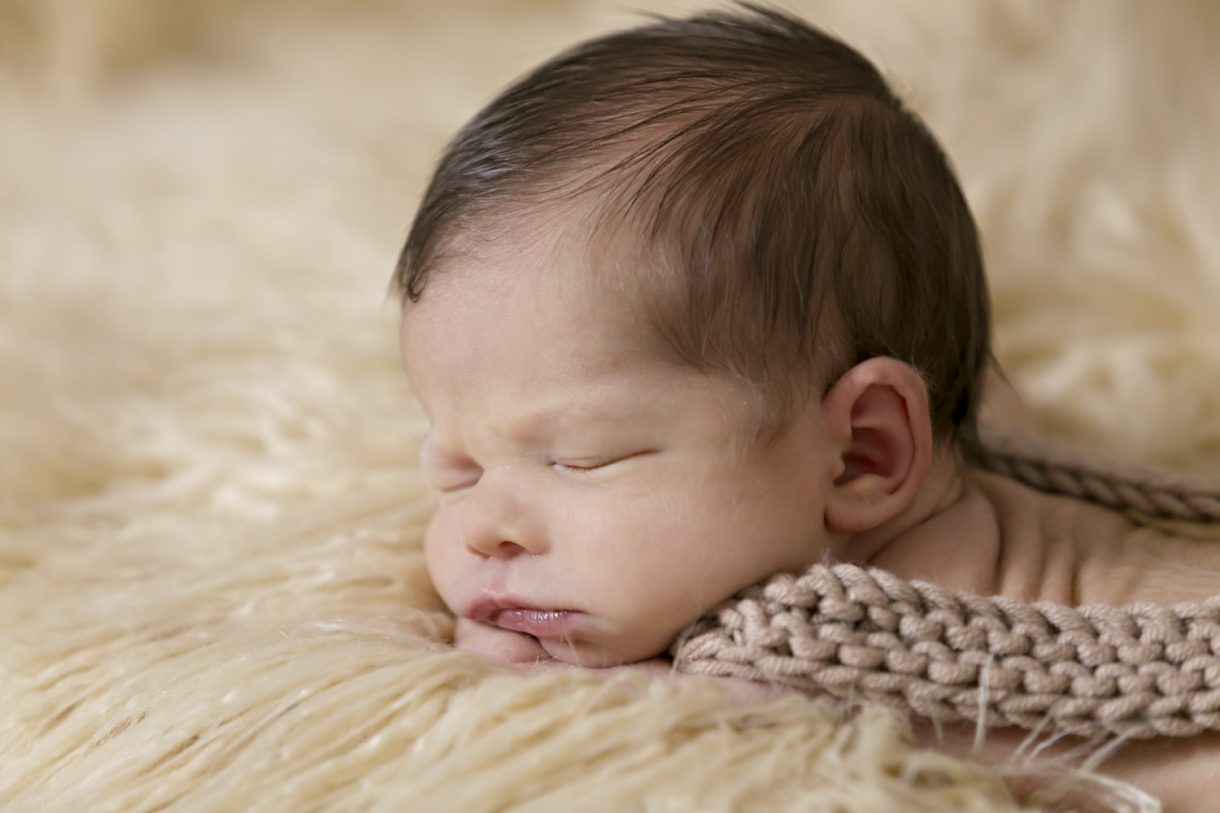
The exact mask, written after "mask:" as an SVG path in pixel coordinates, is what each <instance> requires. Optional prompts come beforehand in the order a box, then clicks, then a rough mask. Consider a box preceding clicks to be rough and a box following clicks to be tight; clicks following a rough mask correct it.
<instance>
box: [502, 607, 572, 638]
mask: <svg viewBox="0 0 1220 813" xmlns="http://www.w3.org/2000/svg"><path fill="white" fill-rule="evenodd" d="M578 615H580V613H577V612H575V611H574V610H533V609H525V608H506V609H503V610H497V611H496V612H495V613H494V614H492V616H491V617H490V618H489V619H488V623H489V624H493V625H495V626H497V627H499V628H500V629H506V630H511V631H513V632H523V633H525V634H526V635H532V636H534V637H535V638H560V637H564V636H566V635H567V634H568V633H569V632H570V631H571V628H572V625H573V622H574V621H575V618H576V616H578Z"/></svg>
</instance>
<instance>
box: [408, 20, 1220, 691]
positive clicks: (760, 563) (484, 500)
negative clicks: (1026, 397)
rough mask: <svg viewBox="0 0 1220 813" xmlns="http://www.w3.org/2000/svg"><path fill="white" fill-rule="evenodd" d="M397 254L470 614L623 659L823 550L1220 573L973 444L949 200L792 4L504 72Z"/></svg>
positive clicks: (479, 636) (514, 648)
mask: <svg viewBox="0 0 1220 813" xmlns="http://www.w3.org/2000/svg"><path fill="white" fill-rule="evenodd" d="M395 285H396V288H397V290H398V291H399V293H400V294H401V295H402V298H403V319H402V331H401V335H402V347H403V354H404V360H405V366H406V369H407V373H408V375H409V377H410V380H411V382H412V384H413V386H414V388H415V391H416V392H417V394H418V396H419V398H420V400H421V402H422V403H423V405H424V408H425V409H426V411H427V414H428V416H429V419H430V427H431V428H430V430H429V432H428V434H427V436H426V439H425V440H424V442H423V444H422V448H421V464H422V467H423V471H424V472H425V474H426V476H427V478H428V480H429V482H430V483H431V485H432V486H433V487H434V488H435V489H436V490H437V491H438V492H439V495H440V504H439V507H438V509H437V511H436V514H435V516H434V518H433V519H432V521H431V523H430V525H429V527H428V530H427V536H426V553H427V563H428V568H429V572H430V574H431V577H432V579H433V581H434V583H435V585H436V588H437V590H438V591H439V592H440V595H441V596H442V598H443V599H444V601H445V603H446V604H447V605H448V606H449V608H450V609H452V611H453V612H454V613H455V614H456V615H457V616H458V619H459V620H458V626H457V645H458V646H459V647H463V648H466V649H472V650H476V651H480V652H484V653H487V654H491V655H494V656H496V657H499V658H503V659H506V660H511V661H519V662H533V661H538V660H549V659H554V660H557V661H562V662H566V663H570V664H576V665H583V666H590V667H608V666H615V665H621V664H627V663H633V662H639V661H644V660H646V659H650V658H653V657H656V656H658V655H660V654H661V653H664V652H665V651H666V649H667V647H669V645H670V644H671V643H672V642H673V640H674V638H675V636H676V635H677V634H678V633H679V632H680V631H681V630H682V629H683V628H684V627H686V626H687V625H689V624H690V623H692V622H693V621H695V620H696V619H697V618H699V616H701V615H702V614H703V613H705V612H707V611H708V610H709V609H711V608H712V607H714V606H715V605H717V604H718V603H720V602H721V601H723V600H724V599H726V598H728V597H730V596H732V595H733V594H734V593H736V592H738V591H739V590H741V589H743V588H745V587H747V586H749V585H751V584H754V583H756V582H759V581H761V580H763V579H765V578H767V577H768V576H771V575H773V574H775V573H777V572H781V571H800V570H802V569H804V568H806V567H808V566H809V565H811V564H814V563H818V562H822V561H839V562H853V563H859V564H867V565H871V566H876V567H881V568H885V569H888V570H891V571H893V572H894V573H896V574H898V575H900V576H902V577H904V578H908V579H923V580H928V581H933V582H936V583H938V584H941V585H943V586H946V587H952V588H959V589H966V590H970V591H973V592H976V593H981V594H1003V595H1009V596H1013V597H1016V598H1020V599H1023V600H1028V601H1032V600H1038V599H1042V600H1050V601H1055V602H1059V603H1066V604H1071V605H1077V604H1083V603H1116V604H1117V603H1127V602H1132V601H1144V600H1147V601H1157V602H1177V601H1185V600H1191V599H1201V598H1203V597H1205V596H1208V595H1211V594H1212V593H1214V592H1220V591H1218V590H1217V586H1218V585H1220V556H1217V554H1216V553H1214V552H1213V551H1212V550H1211V549H1209V548H1208V547H1207V546H1205V545H1203V544H1202V543H1198V542H1195V541H1191V540H1188V539H1185V538H1179V537H1168V536H1164V535H1161V534H1159V533H1157V532H1156V531H1153V530H1149V529H1145V528H1140V527H1137V526H1135V525H1133V524H1132V523H1131V522H1129V521H1128V520H1127V519H1125V518H1124V517H1123V516H1121V515H1119V514H1116V513H1112V512H1110V511H1107V510H1105V509H1102V508H1099V507H1095V506H1092V505H1089V504H1085V503H1082V502H1077V501H1074V500H1070V499H1066V498H1060V497H1052V496H1047V495H1043V494H1040V493H1038V492H1034V491H1032V490H1029V489H1027V488H1025V487H1023V486H1021V485H1019V484H1017V483H1016V482H1013V481H1009V480H1006V479H1004V478H1001V477H998V476H995V475H990V474H985V473H982V472H981V471H979V470H977V469H976V468H974V467H972V465H971V463H970V461H971V459H972V453H973V451H974V450H975V449H976V448H977V438H976V429H975V424H976V413H977V412H978V407H979V403H980V399H981V390H982V382H983V380H984V376H985V374H986V372H987V370H988V367H989V364H990V349H989V331H990V323H989V314H988V297H987V288H986V284H985V280H984V274H983V264H982V260H981V257H980V250H979V242H978V237H977V234H976V231H975V225H974V222H973V219H972V217H971V213H970V210H969V208H968V206H967V204H966V201H965V199H964V198H963V195H962V192H961V190H960V189H959V186H958V183H957V181H956V179H955V177H954V173H953V171H952V168H951V167H950V164H949V162H948V161H947V159H946V157H945V155H944V153H943V151H942V150H941V148H940V147H939V146H938V144H937V142H936V140H935V138H934V137H933V136H932V134H931V133H930V132H929V131H928V129H927V128H926V127H925V125H924V124H923V123H922V122H921V121H920V120H919V118H918V117H917V116H915V115H914V114H913V113H912V112H910V111H909V110H908V109H907V108H906V107H904V106H903V104H902V102H901V101H900V100H899V99H898V98H897V97H896V96H895V95H894V94H893V92H892V91H891V90H890V89H889V88H888V86H887V85H886V83H885V82H884V81H883V79H882V77H881V76H880V75H879V73H878V71H877V70H876V69H875V68H874V66H873V65H871V64H870V63H869V62H868V61H867V60H865V59H864V58H863V57H862V56H861V55H860V54H858V53H857V52H855V51H854V50H852V49H851V48H849V47H847V46H845V45H844V44H842V43H841V42H839V41H837V40H835V39H833V38H831V37H829V36H827V35H825V34H823V33H821V32H819V31H817V30H815V29H813V28H811V27H808V26H807V25H805V24H804V23H802V22H799V21H797V20H795V19H793V18H790V17H788V16H786V15H782V14H779V13H776V12H772V11H766V10H760V9H753V8H749V9H744V10H742V11H738V12H731V13H712V14H705V15H701V16H697V17H694V18H691V19H686V20H659V21H657V22H654V23H652V24H649V25H645V26H643V27H641V28H637V29H634V30H630V31H627V32H624V33H620V34H615V35H611V36H607V37H604V38H601V39H597V40H593V41H591V42H587V43H585V44H582V45H580V46H578V47H576V48H575V49H573V50H570V51H568V52H566V53H564V54H561V55H560V56H558V57H557V58H555V59H553V60H551V61H549V62H547V63H546V64H544V65H542V66H541V67H540V68H538V69H537V70H535V71H534V72H533V73H531V74H529V75H528V76H526V77H525V78H523V79H521V80H520V81H518V82H517V83H516V84H514V85H513V86H511V87H510V88H508V89H507V90H506V91H504V92H503V93H502V94H501V95H500V96H499V97H498V98H496V99H495V100H493V101H492V102H491V103H490V104H489V105H488V106H487V107H486V108H484V109H483V110H482V111H481V112H479V113H478V114H477V115H476V116H475V118H474V119H473V120H472V121H471V122H470V123H469V124H467V125H466V127H465V128H464V129H463V130H462V131H461V132H460V133H459V134H458V136H457V137H456V139H455V140H454V141H453V142H452V144H450V146H449V147H448V149H447V151H446V152H445V154H444V156H443V158H442V160H441V162H440V165H439V167H438V169H437V170H436V173H435V176H434V177H433V179H432V182H431V185H430V186H429V187H428V190H427V192H426V194H425V196H424V199H423V202H422V204H421V206H420V209H419V212H418V214H417V216H416V218H415V221H414V224H413V225H412V228H411V231H410V235H409V237H408V239H407V242H406V246H405V248H404V249H403V252H402V256H401V259H400V261H399V264H398V268H397V272H396V275H395ZM1213 547H1214V546H1213Z"/></svg>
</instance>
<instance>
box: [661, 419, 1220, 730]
mask: <svg viewBox="0 0 1220 813" xmlns="http://www.w3.org/2000/svg"><path fill="white" fill-rule="evenodd" d="M986 442H987V452H986V454H985V456H984V458H983V464H984V465H985V466H987V467H988V468H992V469H993V470H996V471H999V472H1001V473H1006V474H1010V475H1011V476H1014V477H1015V479H1018V480H1021V481H1022V482H1025V483H1027V484H1030V485H1033V486H1035V487H1038V488H1041V489H1042V490H1045V491H1049V492H1052V493H1060V494H1070V495H1073V496H1078V497H1081V498H1083V499H1088V500H1091V501H1094V502H1098V503H1101V504H1103V505H1107V506H1109V507H1111V508H1117V509H1120V510H1128V511H1134V512H1138V513H1141V514H1144V515H1146V516H1149V517H1154V518H1163V519H1194V520H1199V519H1213V520H1214V519H1220V488H1218V487H1216V486H1208V485H1206V484H1203V483H1198V482H1196V483H1187V482H1186V481H1185V480H1183V479H1181V478H1173V477H1166V476H1164V475H1147V476H1145V475H1144V474H1142V473H1139V472H1134V471H1132V470H1119V469H1117V468H1113V467H1111V468H1109V469H1107V468H1106V466H1105V465H1104V464H1101V463H1095V462H1089V461H1081V460H1078V459H1077V460H1068V459H1066V458H1062V457H1053V456H1050V455H1047V454H1042V453H1040V451H1039V450H1037V449H1036V448H1035V447H1033V446H1031V445H1030V444H1029V443H1028V442H1024V441H1021V440H1018V439H1014V438H996V437H991V438H988V439H987V441H986ZM672 651H673V655H674V661H675V664H676V666H677V668H678V669H680V670H682V671H685V672H690V673H695V674H703V675H717V676H732V677H740V678H746V679H749V680H759V681H771V682H776V683H780V684H784V685H789V686H794V687H797V688H802V689H807V690H821V691H825V692H829V693H831V694H834V695H837V696H840V697H846V698H856V699H868V700H874V701H880V702H883V703H887V704H890V705H896V706H899V707H902V708H906V709H909V710H911V711H913V712H915V713H917V714H920V715H922V716H925V717H928V718H931V719H933V720H940V721H962V720H968V721H975V722H977V721H980V720H981V721H982V722H984V723H985V724H986V725H988V726H1013V725H1015V726H1022V727H1024V728H1029V729H1041V730H1048V731H1049V730H1054V731H1061V732H1066V733H1070V734H1075V735H1079V736H1094V735H1103V734H1111V735H1121V736H1124V737H1131V738H1146V737H1153V736H1178V737H1180V736H1190V735H1194V734H1198V733H1200V732H1202V731H1205V730H1220V596H1218V597H1216V598H1212V599H1208V600H1207V601H1205V602H1201V603H1183V604H1176V605H1173V606H1162V605H1155V604H1132V605H1128V606H1125V607H1111V606H1103V605H1086V606H1081V607H1067V606H1064V605H1060V604H1054V603H1050V602H1037V603H1027V602H1023V601H1019V600H1017V599H1012V598H1008V597H1004V596H978V595H974V594H971V593H967V592H964V591H952V590H946V589H943V588H940V587H937V586H936V585H934V584H929V583H927V582H920V581H911V582H908V581H905V580H903V579H901V578H899V577H897V576H895V575H894V574H892V573H889V572H886V571H883V570H878V569H874V568H863V567H859V566H856V565H846V564H840V565H815V566H813V567H811V568H810V569H809V570H807V571H806V572H805V573H804V574H801V575H799V576H798V575H793V574H781V575H778V576H775V577H772V578H771V579H769V580H768V581H766V582H765V583H763V584H761V585H756V586H754V587H752V588H750V589H748V590H746V591H744V592H743V593H741V594H739V595H738V596H736V597H735V598H733V599H731V600H730V601H728V602H726V603H725V604H723V605H722V606H721V607H719V608H718V609H717V610H715V611H713V612H712V613H710V614H709V615H707V616H705V617H704V618H703V619H701V620H700V621H699V622H697V623H696V624H694V625H692V626H691V627H690V628H689V629H688V630H686V631H685V632H684V633H683V635H682V636H681V637H679V639H678V641H677V643H675V645H674V647H673V650H672Z"/></svg>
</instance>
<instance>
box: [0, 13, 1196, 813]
mask: <svg viewBox="0 0 1220 813" xmlns="http://www.w3.org/2000/svg"><path fill="white" fill-rule="evenodd" d="M634 5H636V6H645V7H648V8H651V9H655V10H668V11H689V10H692V9H693V8H696V7H697V6H696V5H694V4H692V3H690V2H683V3H681V4H680V5H675V4H660V3H639V4H634ZM790 7H792V8H794V9H795V10H797V11H799V12H800V13H802V14H804V15H805V16H807V17H809V18H810V19H812V20H814V21H815V22H818V23H820V24H822V25H824V26H827V27H829V28H830V29H832V30H834V31H837V32H839V33H841V34H842V35H844V36H845V37H846V38H847V39H849V40H850V41H853V42H855V43H857V44H859V45H860V46H861V47H862V48H863V49H864V50H865V51H866V52H867V53H868V54H869V55H870V56H872V57H874V58H875V59H877V60H878V61H879V62H880V63H881V64H882V65H883V66H884V67H885V68H886V69H887V70H888V71H889V72H890V73H891V75H893V76H894V77H895V79H896V81H897V83H898V85H899V86H900V87H901V88H902V89H903V90H904V91H905V93H906V94H907V96H908V97H909V98H910V99H911V101H912V103H913V104H914V106H915V107H916V108H917V109H919V110H921V111H922V112H923V113H924V114H925V116H926V117H927V119H928V120H929V122H930V123H931V125H932V126H933V128H934V129H935V130H936V131H937V132H938V133H939V134H940V135H941V136H942V138H943V139H944V141H945V142H946V144H947V146H948V148H949V151H950V153H951V154H952V155H953V156H954V157H955V159H956V162H957V165H958V167H959V169H960V171H961V174H962V176H963V180H964V184H965V186H966V189H967V193H968V195H969V197H970V199H971V201H972V203H973V205H974V206H975V207H976V212H977V214H978V217H979V220H980V223H981V226H982V230H983V233H984V236H985V238H984V239H985V248H986V252H987V256H988V261H989V265H990V273H991V277H992V284H993V292H994V297H995V304H996V315H997V330H998V340H999V352H1000V358H1001V361H1002V362H1003V363H1004V364H1005V366H1006V367H1007V369H1008V372H1009V374H1010V376H1011V377H1012V379H1013V381H1014V383H1015V384H1016V385H1017V386H1018V388H1020V389H1021V390H1022V391H1023V392H1024V394H1025V395H1026V397H1027V399H1028V400H1029V402H1030V404H1031V406H1032V410H1033V415H1032V418H1033V420H1034V422H1035V423H1036V424H1037V425H1039V426H1040V427H1041V428H1042V429H1043V430H1045V431H1047V432H1050V433H1053V434H1054V435H1055V436H1057V437H1063V438H1068V439H1070V440H1071V441H1072V442H1073V443H1076V444H1077V445H1079V446H1081V447H1083V448H1086V449H1091V450H1095V451H1098V450H1100V451H1104V452H1107V453H1109V454H1110V455H1111V456H1118V457H1124V456H1125V457H1131V458H1136V459H1140V460H1142V461H1145V462H1152V463H1161V464H1168V465H1173V466H1177V467H1184V468H1191V469H1203V470H1210V471H1213V472H1214V471H1217V470H1218V469H1220V386H1217V384H1216V381H1217V376H1218V374H1220V318H1218V317H1217V315H1216V311H1217V307H1218V306H1220V229H1217V228H1216V223H1217V222H1220V197H1218V196H1217V192H1216V190H1217V189H1220V162H1217V161H1216V159H1215V151H1214V146H1215V144H1216V143H1218V141H1220V96H1218V95H1217V94H1216V93H1215V88H1214V77H1215V76H1216V75H1217V73H1218V70H1220V42H1218V41H1217V40H1218V39H1220V7H1218V6H1216V5H1214V4H1212V3H1210V2H1209V0H1195V2H1189V1H1188V0H1183V2H1179V3H1174V4H1152V3H1144V2H1140V1H1139V0H1126V1H1125V2H1120V1H1119V0H1116V2H1113V3H1110V4H1107V5H1105V6H1104V7H1103V6H1099V5H1097V4H1094V3H1088V2H1072V3H1066V2H1050V1H1049V0H1048V1H1047V2H1030V0H1014V1H1013V2H989V3H977V2H973V0H956V1H955V2H944V3H939V4H937V5H936V6H935V7H928V6H926V5H924V4H916V3H900V2H894V3H884V4H883V3H868V4H862V3H854V2H850V0H843V1H842V2H802V3H791V4H790ZM637 19H638V17H635V16H633V14H632V13H631V12H630V11H628V10H624V9H623V8H621V7H620V6H619V4H610V3H600V2H598V3H595V2H592V0H590V1H589V2H584V3H581V2H575V0H537V2H520V1H514V0H499V1H498V2H493V0H484V2H464V3H460V4H459V3H440V2H437V3H435V4H433V3H425V2H419V0H402V2H400V3H388V2H373V1H372V0H365V1H364V2H359V3H353V2H339V0H334V1H333V2H329V3H328V2H319V1H318V0H312V1H311V2H294V3H291V4H289V3H286V2H271V1H270V0H268V1H267V2H261V3H249V2H246V3H242V2H238V0H223V1H220V0H178V1H177V2H173V3H170V2H155V0H0V809H3V810H5V811H48V810H49V811H84V810H89V811H106V810H115V811H137V810H138V811H152V810H163V809H165V810H175V811H178V810H183V811H219V810H285V811H287V810H291V811H305V810H387V811H388V810H421V811H444V810H459V811H481V810H488V811H490V810H540V811H550V810H554V811H572V810H582V811H583V810H646V811H685V810H700V811H718V810H725V811H728V810H801V811H815V810H853V811H856V810H859V811H889V810H904V811H950V810H954V811H968V810H1007V809H1012V808H1013V804H1012V803H1011V802H1010V801H1008V800H1007V796H1006V794H1005V792H1004V791H1003V789H1002V787H1001V786H1000V785H999V783H998V782H997V780H996V778H995V776H994V775H993V774H991V773H989V772H987V771H984V770H982V769H978V768H975V767H973V766H971V765H969V764H967V763H964V762H959V761H956V760H953V759H949V758H948V757H944V756H941V755H939V754H937V753H934V752H931V751H922V750H918V749H915V748H914V747H913V746H911V745H910V744H909V740H908V738H907V735H906V729H905V724H904V722H903V721H902V720H901V719H900V718H898V717H896V716H895V715H893V714H891V713H889V712H885V711H881V710H877V709H872V708H864V709H862V710H858V711H857V712H856V713H854V714H853V715H847V714H845V712H844V711H843V710H842V709H840V708H837V707H834V706H831V705H828V704H825V703H821V702H814V701H809V700H805V699H802V698H786V699H781V700H776V701H771V702H768V703H754V704H742V703H734V702H730V701H729V700H728V699H727V698H726V696H725V693H724V690H723V689H722V687H720V686H719V685H716V684H713V683H708V682H702V681H699V680H684V681H681V682H677V683H674V682H669V681H664V680H651V681H649V680H645V679H644V678H632V677H630V676H628V677H617V678H613V679H610V680H607V678H606V676H605V675H604V674H598V673H594V672H583V671H571V672H564V673H554V674H546V675H538V676H525V675H520V674H517V673H515V672H513V671H512V670H510V669H509V668H507V667H504V666H501V665H498V664H493V663H489V662H486V661H484V660H481V659H479V658H476V657H474V656H469V655H466V654H461V653H456V652H454V651H452V650H451V649H450V648H448V647H447V646H446V644H445V639H446V635H447V634H448V633H449V631H450V626H451V622H450V620H449V619H448V618H447V616H446V615H445V614H444V613H443V612H442V608H441V607H440V605H439V602H438V600H437V598H436V597H435V595H434V593H433V592H432V591H431V589H430V587H429V585H428V582H427V579H426V576H425V574H424V571H423V566H422V557H421V554H420V548H419V543H420V534H421V531H422V527H423V525H424V523H425V522H426V519H427V517H428V513H429V509H430V505H429V498H428V496H427V494H426V493H425V490H424V487H423V485H422V483H421V481H420V478H419V476H418V474H417V471H416V468H415V463H414V458H415V454H414V448H413V444H414V441H415V438H416V436H417V434H418V433H419V431H420V429H421V425H422V424H421V420H420V413H419V411H418V409H417V408H416V406H415V404H414V402H413V401H412V398H411V395H410V393H409V392H408V390H407V388H406V385H405V383H404V381H403V379H402V376H401V373H400V371H399V368H398V359H397V350H396V339H395V316H396V313H395V307H394V305H393V303H392V302H390V301H389V300H388V298H387V296H386V285H387V282H388V279H389V273H390V269H391V266H392V264H393V260H394V258H395V256H396V253H397V250H398V248H399V243H400V241H401V239H402V237H403V235H404V231H405V227H406V223H407V221H408V218H409V216H410V214H411V212H412V208H413V206H414V204H415V202H416V199H417V196H418V195H419V193H420V191H421V188H422V185H423V183H424V182H425V180H426V177H427V174H428V172H429V169H430V166H431V162H432V161H433V160H434V158H435V157H436V155H437V153H438V151H439V149H440V146H441V145H442V144H443V141H444V139H445V138H446V137H447V136H448V135H449V134H450V133H451V132H452V131H453V130H454V129H455V128H456V127H457V126H458V124H460V122H461V121H462V120H463V119H464V118H465V117H467V116H468V115H469V114H471V113H472V112H473V111H474V110H475V109H476V107H477V106H478V105H479V104H480V103H481V102H482V101H484V100H486V99H487V98H488V97H489V95H490V94H491V93H492V92H493V91H494V90H495V89H496V88H498V87H500V86H501V85H503V84H504V83H505V82H506V81H507V80H509V79H510V78H512V77H513V76H515V75H516V74H518V73H519V72H520V71H522V70H524V69H525V68H526V67H528V66H530V65H532V64H534V63H536V62H537V61H539V60H540V59H542V58H544V57H546V56H548V55H550V54H551V53H553V52H554V51H556V50H557V49H559V48H560V47H562V46H565V45H567V44H570V43H572V42H574V41H575V40H577V39H580V38H582V37H585V36H588V35H591V34H594V33H597V32H601V31H605V30H608V29H610V28H612V27H618V26H623V25H628V24H631V23H632V22H633V21H635V20H637Z"/></svg>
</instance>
